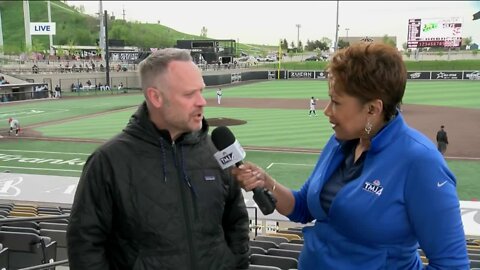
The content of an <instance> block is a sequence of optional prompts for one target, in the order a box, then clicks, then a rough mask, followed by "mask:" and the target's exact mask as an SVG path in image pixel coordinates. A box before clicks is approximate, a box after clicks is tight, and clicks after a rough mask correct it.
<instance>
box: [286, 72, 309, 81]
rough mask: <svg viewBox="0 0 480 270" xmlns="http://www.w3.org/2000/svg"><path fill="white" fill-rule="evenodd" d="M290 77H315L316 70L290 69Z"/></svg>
mask: <svg viewBox="0 0 480 270" xmlns="http://www.w3.org/2000/svg"><path fill="white" fill-rule="evenodd" d="M288 78H289V79H314V78H315V72H314V71H289V72H288Z"/></svg>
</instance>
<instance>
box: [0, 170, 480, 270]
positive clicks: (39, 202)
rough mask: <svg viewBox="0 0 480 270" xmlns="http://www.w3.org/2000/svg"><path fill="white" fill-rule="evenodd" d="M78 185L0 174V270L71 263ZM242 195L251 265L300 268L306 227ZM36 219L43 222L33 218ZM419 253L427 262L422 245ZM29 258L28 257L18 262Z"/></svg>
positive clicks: (473, 209)
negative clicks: (70, 230)
mask: <svg viewBox="0 0 480 270" xmlns="http://www.w3.org/2000/svg"><path fill="white" fill-rule="evenodd" d="M77 183H78V178H77V177H59V176H45V175H30V174H11V173H0V190H2V192H0V243H1V244H2V245H0V270H2V269H3V268H5V269H14V268H11V267H17V266H29V265H30V266H31V265H39V264H42V262H47V263H48V262H51V261H55V262H57V263H66V262H67V261H66V260H67V245H66V230H67V224H68V216H69V214H70V207H71V204H72V202H73V197H74V194H75V187H76V185H77ZM244 197H245V202H246V204H247V207H248V211H249V215H250V218H251V233H250V239H251V240H250V246H251V258H250V262H251V267H250V268H249V269H264V270H265V269H270V270H271V269H277V270H278V269H296V268H297V267H298V258H299V255H300V251H301V249H302V247H303V241H304V240H303V233H302V228H303V227H296V226H298V224H295V223H291V222H289V221H288V220H287V219H286V218H285V217H284V216H282V215H280V214H279V213H278V212H276V211H275V212H274V213H273V214H271V215H268V216H264V215H263V214H262V213H261V211H258V210H259V209H258V208H256V205H255V203H254V200H253V198H252V193H251V192H244ZM461 208H462V217H463V218H464V219H463V222H464V227H465V232H466V234H467V238H468V241H467V243H466V245H467V249H468V254H469V257H470V261H471V268H472V269H474V268H480V221H478V220H476V219H475V218H472V219H465V217H464V216H466V217H470V216H473V217H475V216H476V215H477V214H476V213H478V211H480V202H461ZM464 213H465V215H464ZM38 218H42V219H43V220H42V221H32V219H38ZM12 221H15V222H12ZM309 225H311V224H307V226H309ZM12 238H13V239H15V240H14V241H12ZM419 255H420V256H421V258H422V260H423V262H424V263H425V264H427V263H428V261H427V259H426V256H425V254H423V251H422V250H421V249H419ZM25 256H27V257H28V260H26V259H23V260H22V261H21V262H18V260H19V258H20V257H22V258H26V257H25ZM53 264H55V263H53ZM8 266H11V267H8ZM57 269H59V268H58V266H57ZM63 269H64V268H63Z"/></svg>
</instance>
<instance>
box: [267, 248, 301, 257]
mask: <svg viewBox="0 0 480 270" xmlns="http://www.w3.org/2000/svg"><path fill="white" fill-rule="evenodd" d="M267 255H273V256H280V257H290V258H294V259H297V260H298V258H299V257H300V251H298V250H290V249H280V248H270V249H269V250H267Z"/></svg>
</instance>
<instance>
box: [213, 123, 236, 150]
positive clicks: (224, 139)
mask: <svg viewBox="0 0 480 270" xmlns="http://www.w3.org/2000/svg"><path fill="white" fill-rule="evenodd" d="M211 136H212V141H213V144H214V145H215V147H216V148H217V150H223V149H225V148H227V147H229V146H230V145H232V144H234V143H235V135H233V133H232V131H230V129H229V128H228V127H225V126H219V127H217V128H216V129H214V130H213V131H212V135H211Z"/></svg>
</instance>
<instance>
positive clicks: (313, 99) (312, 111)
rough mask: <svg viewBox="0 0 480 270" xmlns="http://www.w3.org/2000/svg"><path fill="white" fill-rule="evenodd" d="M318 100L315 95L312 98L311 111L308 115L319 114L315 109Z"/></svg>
mask: <svg viewBox="0 0 480 270" xmlns="http://www.w3.org/2000/svg"><path fill="white" fill-rule="evenodd" d="M317 100H318V98H317V99H316V98H315V97H312V98H311V99H310V111H309V112H308V116H312V113H313V115H315V116H317V112H316V111H315V105H317Z"/></svg>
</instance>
